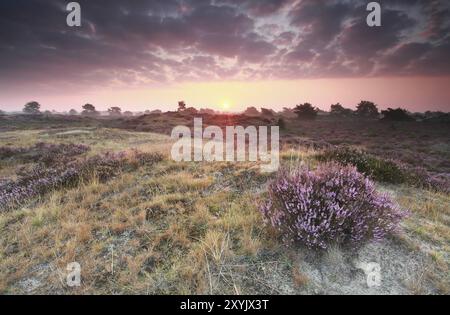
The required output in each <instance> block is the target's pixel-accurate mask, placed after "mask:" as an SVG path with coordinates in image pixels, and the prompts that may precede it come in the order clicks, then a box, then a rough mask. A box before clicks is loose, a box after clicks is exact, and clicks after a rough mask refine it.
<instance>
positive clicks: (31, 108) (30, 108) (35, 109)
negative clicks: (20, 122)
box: [23, 101, 41, 115]
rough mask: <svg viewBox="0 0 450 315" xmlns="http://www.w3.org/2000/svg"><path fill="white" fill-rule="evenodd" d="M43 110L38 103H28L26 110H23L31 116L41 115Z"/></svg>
mask: <svg viewBox="0 0 450 315" xmlns="http://www.w3.org/2000/svg"><path fill="white" fill-rule="evenodd" d="M40 108H41V104H39V103H38V102H35V101H33V102H28V103H26V104H25V106H24V108H23V112H24V113H25V114H31V115H36V114H40V113H41V111H40Z"/></svg>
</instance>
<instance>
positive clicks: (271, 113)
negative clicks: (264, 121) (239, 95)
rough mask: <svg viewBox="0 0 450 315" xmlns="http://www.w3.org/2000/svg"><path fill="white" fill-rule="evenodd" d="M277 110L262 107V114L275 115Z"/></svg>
mask: <svg viewBox="0 0 450 315" xmlns="http://www.w3.org/2000/svg"><path fill="white" fill-rule="evenodd" d="M275 114H276V113H275V112H274V111H273V110H271V109H267V108H261V115H262V116H266V117H273V116H275Z"/></svg>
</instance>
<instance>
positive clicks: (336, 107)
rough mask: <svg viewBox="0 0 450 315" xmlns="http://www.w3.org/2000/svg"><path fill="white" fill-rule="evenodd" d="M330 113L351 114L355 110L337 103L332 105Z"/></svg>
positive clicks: (337, 114)
mask: <svg viewBox="0 0 450 315" xmlns="http://www.w3.org/2000/svg"><path fill="white" fill-rule="evenodd" d="M330 114H331V115H333V116H351V115H352V114H353V111H352V110H351V109H350V108H345V107H344V106H342V105H341V104H339V103H337V104H333V105H331V106H330Z"/></svg>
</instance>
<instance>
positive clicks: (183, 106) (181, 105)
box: [178, 101, 186, 112]
mask: <svg viewBox="0 0 450 315" xmlns="http://www.w3.org/2000/svg"><path fill="white" fill-rule="evenodd" d="M184 110H186V103H185V102H184V101H180V102H178V111H179V112H182V111H184Z"/></svg>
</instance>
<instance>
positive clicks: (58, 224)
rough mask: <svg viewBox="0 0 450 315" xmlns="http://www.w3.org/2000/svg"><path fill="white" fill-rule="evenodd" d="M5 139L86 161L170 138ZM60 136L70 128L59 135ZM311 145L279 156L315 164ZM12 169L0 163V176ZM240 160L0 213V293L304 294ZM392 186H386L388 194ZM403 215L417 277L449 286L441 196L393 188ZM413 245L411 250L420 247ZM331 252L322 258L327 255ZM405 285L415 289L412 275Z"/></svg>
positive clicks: (93, 133) (158, 173)
mask: <svg viewBox="0 0 450 315" xmlns="http://www.w3.org/2000/svg"><path fill="white" fill-rule="evenodd" d="M78 129H80V128H77V129H74V128H72V129H68V130H66V129H61V130H53V131H51V132H49V131H48V130H33V131H13V132H4V133H2V135H1V136H0V146H1V145H8V144H10V145H11V144H13V145H14V146H28V145H32V144H34V143H36V142H40V141H44V142H50V143H83V144H87V145H89V146H91V148H92V151H91V152H89V154H96V153H101V152H104V151H107V150H113V151H122V150H129V149H131V148H138V149H140V150H142V151H144V152H155V151H159V152H162V153H164V154H167V152H168V150H169V148H170V139H168V138H167V137H166V136H162V135H155V134H149V133H139V132H128V131H121V130H115V129H92V128H89V129H83V130H85V131H87V132H74V131H73V130H78ZM67 131H69V132H67ZM313 155H314V151H313V150H287V151H285V152H283V153H282V161H283V163H285V164H287V165H295V164H298V163H299V162H303V163H307V164H309V165H312V166H314V165H315V164H316V163H317V162H316V161H315V160H314V159H313V158H312V157H313ZM16 166H17V165H15V164H14V163H9V164H7V163H4V164H2V169H1V170H0V177H1V176H4V177H7V176H9V174H11V173H12V171H11V170H12V169H14V168H15V167H16ZM268 176H270V175H266V174H261V173H260V172H259V167H257V166H255V165H253V164H250V163H238V164H227V163H175V162H173V161H170V160H169V159H166V160H164V161H163V162H161V163H158V164H156V165H154V166H152V167H148V166H144V167H141V168H139V169H138V170H136V171H134V172H131V173H123V174H121V175H119V176H117V177H115V178H113V179H112V180H110V181H108V182H107V183H101V182H100V181H98V180H96V179H95V178H94V179H93V180H90V181H88V182H84V183H81V184H80V185H78V186H77V187H75V188H72V189H66V190H56V191H53V192H52V193H50V194H48V195H45V196H42V197H41V198H40V199H39V200H33V201H32V202H30V203H28V204H26V205H25V206H23V207H22V208H20V209H17V210H14V211H10V212H0V229H1V232H0V235H1V240H0V292H2V293H9V294H13V293H62V294H92V293H95V294H102V293H108V294H127V293H137V294H177V293H178V294H190V293H214V294H224V293H229V294H253V293H266V294H278V293H296V292H303V291H302V290H304V289H305V287H308V285H309V283H310V282H312V281H313V280H311V279H310V278H309V276H308V274H307V273H306V272H304V271H303V270H302V271H301V270H300V269H299V263H298V261H297V260H296V259H294V258H293V257H294V256H295V255H291V254H292V251H294V252H295V250H291V249H287V248H284V247H282V246H281V245H280V243H279V242H278V239H277V235H274V234H273V233H272V231H270V230H268V229H265V228H264V225H263V223H262V219H261V216H260V214H259V211H258V210H257V201H258V198H260V193H261V192H262V191H264V184H265V182H266V181H267V179H268ZM389 189H391V187H389ZM391 190H393V191H394V192H395V194H396V199H397V200H398V201H399V202H400V203H401V204H402V205H403V206H405V207H408V208H409V209H411V210H412V212H413V216H411V218H410V219H409V220H408V221H407V222H406V227H407V232H408V237H411V238H413V239H414V240H415V241H417V240H420V242H421V244H428V245H429V248H428V249H429V250H428V253H429V255H430V256H431V257H433V260H434V263H435V265H436V266H437V267H436V268H435V267H433V269H430V270H426V271H424V277H428V279H431V281H433V283H434V285H435V286H436V287H439V290H441V292H445V290H447V291H448V286H447V284H446V283H445V281H448V277H447V278H446V277H442V276H439V275H442V274H445V273H447V274H448V261H449V257H448V253H449V247H448V246H449V245H448V244H450V229H449V225H450V224H449V223H450V222H449V217H450V213H449V206H448V205H449V204H450V202H449V201H450V200H449V196H448V195H444V194H435V193H431V192H427V191H422V190H417V189H411V188H406V187H400V188H399V187H393V188H392V189H391ZM420 250H422V249H420ZM331 256H332V255H331ZM73 261H77V262H79V263H80V264H81V267H82V286H81V287H79V288H69V287H67V286H66V284H65V275H66V273H67V272H66V265H67V264H68V263H70V262H73ZM417 279H418V280H417V281H416V282H415V283H410V284H409V285H410V287H411V291H412V292H420V291H421V290H423V289H422V288H421V284H420V283H421V282H420V279H421V278H420V277H418V278H417Z"/></svg>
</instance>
